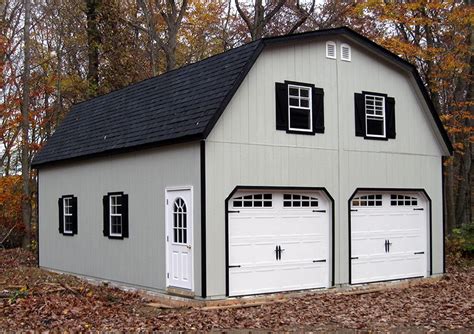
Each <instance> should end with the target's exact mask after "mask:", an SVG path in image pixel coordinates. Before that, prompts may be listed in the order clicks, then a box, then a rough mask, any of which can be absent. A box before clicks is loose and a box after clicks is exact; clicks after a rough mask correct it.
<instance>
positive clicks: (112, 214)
mask: <svg viewBox="0 0 474 334" xmlns="http://www.w3.org/2000/svg"><path fill="white" fill-rule="evenodd" d="M119 197H122V195H120V194H115V195H109V236H111V237H122V236H123V217H122V214H121V213H112V198H119ZM114 206H116V207H120V208H121V207H122V206H123V204H114ZM112 217H120V226H121V228H120V231H121V233H113V232H112Z"/></svg>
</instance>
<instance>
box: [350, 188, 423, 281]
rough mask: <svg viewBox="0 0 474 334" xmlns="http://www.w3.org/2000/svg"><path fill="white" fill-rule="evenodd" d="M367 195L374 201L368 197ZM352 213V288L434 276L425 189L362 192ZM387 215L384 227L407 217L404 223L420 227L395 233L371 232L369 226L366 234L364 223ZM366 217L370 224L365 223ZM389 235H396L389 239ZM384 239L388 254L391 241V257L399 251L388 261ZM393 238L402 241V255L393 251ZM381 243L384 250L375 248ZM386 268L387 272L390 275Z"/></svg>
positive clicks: (354, 200)
mask: <svg viewBox="0 0 474 334" xmlns="http://www.w3.org/2000/svg"><path fill="white" fill-rule="evenodd" d="M367 195H369V196H370V197H369V198H367V197H364V196H367ZM399 204H400V206H399ZM348 210H349V212H348V217H349V283H350V284H364V283H374V282H383V281H393V280H400V279H409V278H415V277H426V276H429V275H431V274H432V251H431V249H432V240H431V239H432V236H431V235H432V226H431V225H432V222H431V199H430V197H429V196H428V194H427V193H426V191H425V190H424V189H399V188H397V189H383V188H382V189H381V188H377V189H375V188H359V189H356V191H354V193H353V194H352V196H351V197H350V198H349V201H348ZM383 215H386V217H387V218H385V219H384V220H380V221H382V222H384V223H389V220H390V219H391V220H394V219H397V217H400V216H404V217H407V218H406V219H405V220H404V221H412V223H416V224H417V225H416V226H417V227H415V228H409V229H404V228H398V229H396V228H395V229H392V230H388V229H386V227H385V228H382V229H380V230H379V231H377V230H373V231H367V228H369V225H366V226H365V228H366V229H365V231H364V226H363V224H364V222H367V223H368V222H369V219H370V218H372V217H377V216H379V217H380V216H383ZM364 217H365V218H367V219H368V220H363V218H364ZM397 222H398V220H397ZM377 223H378V221H377ZM355 224H357V225H355ZM385 231H387V232H385ZM364 233H366V234H367V233H369V234H367V235H364ZM386 233H388V234H394V235H392V236H391V237H386V236H385V234H386ZM388 234H387V235H388ZM383 237H386V238H385V253H387V245H386V244H387V240H388V247H389V251H388V253H390V251H392V249H395V252H393V253H390V254H389V257H390V258H387V259H384V255H386V254H384V251H383V249H384V248H383V247H384V244H383V241H384V238H383ZM392 237H393V238H394V239H393V240H396V238H398V240H399V241H400V243H399V242H397V245H403V246H400V248H399V249H398V251H397V248H392V247H394V246H392V241H393V240H390V239H391V238H392ZM370 241H373V242H372V243H371V242H370ZM379 241H380V242H382V244H381V246H380V245H378V243H377V244H376V245H374V243H375V242H379ZM362 242H363V243H364V246H363V247H361V246H362ZM379 246H380V247H379ZM374 247H377V249H375V248H374ZM379 248H381V249H382V250H380V249H379ZM411 252H413V254H411ZM396 264H399V266H398V267H397V266H396ZM375 268H377V269H375ZM384 268H386V269H387V271H386V272H384ZM397 268H404V269H397Z"/></svg>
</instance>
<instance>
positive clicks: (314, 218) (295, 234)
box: [228, 191, 331, 296]
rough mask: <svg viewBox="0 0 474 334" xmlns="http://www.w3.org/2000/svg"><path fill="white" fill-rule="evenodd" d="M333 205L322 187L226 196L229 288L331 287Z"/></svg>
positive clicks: (240, 291) (232, 292)
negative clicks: (318, 190)
mask: <svg viewBox="0 0 474 334" xmlns="http://www.w3.org/2000/svg"><path fill="white" fill-rule="evenodd" d="M330 221H331V220H330V204H329V200H328V198H326V196H325V194H324V193H322V192H301V191H300V192H290V191H271V192H268V191H252V192H237V193H236V194H234V196H233V197H232V198H231V199H230V200H229V201H228V280H229V281H228V284H229V286H228V289H229V290H228V292H229V296H240V295H249V294H258V293H268V292H277V291H289V290H301V289H312V288H322V287H328V286H329V263H330V260H331V259H330V252H329V249H330V240H329V236H330V230H331V228H330Z"/></svg>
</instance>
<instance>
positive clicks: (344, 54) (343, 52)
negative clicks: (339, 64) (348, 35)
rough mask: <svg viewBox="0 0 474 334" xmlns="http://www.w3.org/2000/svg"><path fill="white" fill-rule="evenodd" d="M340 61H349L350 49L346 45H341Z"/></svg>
mask: <svg viewBox="0 0 474 334" xmlns="http://www.w3.org/2000/svg"><path fill="white" fill-rule="evenodd" d="M341 59H342V60H345V61H351V47H350V46H349V45H347V44H341Z"/></svg>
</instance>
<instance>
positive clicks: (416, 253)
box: [415, 252, 425, 255]
mask: <svg viewBox="0 0 474 334" xmlns="http://www.w3.org/2000/svg"><path fill="white" fill-rule="evenodd" d="M418 254H425V252H415V255H418Z"/></svg>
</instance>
